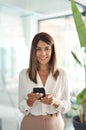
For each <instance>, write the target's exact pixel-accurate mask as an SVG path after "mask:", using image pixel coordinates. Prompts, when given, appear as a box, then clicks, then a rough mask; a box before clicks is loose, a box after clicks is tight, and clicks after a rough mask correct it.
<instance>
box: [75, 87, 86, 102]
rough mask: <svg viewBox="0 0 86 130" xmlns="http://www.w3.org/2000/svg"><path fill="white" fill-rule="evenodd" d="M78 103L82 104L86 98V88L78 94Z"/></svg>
mask: <svg viewBox="0 0 86 130" xmlns="http://www.w3.org/2000/svg"><path fill="white" fill-rule="evenodd" d="M76 98H77V103H78V104H81V103H82V102H83V101H84V99H86V88H84V89H83V90H82V91H81V92H80V93H79V94H78V95H77V97H76Z"/></svg>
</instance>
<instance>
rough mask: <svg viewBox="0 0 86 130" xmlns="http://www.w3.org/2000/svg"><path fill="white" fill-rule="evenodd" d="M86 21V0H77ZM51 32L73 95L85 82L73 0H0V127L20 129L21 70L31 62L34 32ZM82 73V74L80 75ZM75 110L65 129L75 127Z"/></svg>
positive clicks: (3, 129) (67, 117) (69, 114)
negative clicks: (19, 95)
mask: <svg viewBox="0 0 86 130" xmlns="http://www.w3.org/2000/svg"><path fill="white" fill-rule="evenodd" d="M75 1H76V4H77V7H78V8H79V10H80V11H81V14H82V16H83V19H84V21H85V23H86V0H75ZM41 31H45V32H47V33H49V34H50V35H51V36H52V37H53V38H54V39H55V43H56V52H57V57H58V66H59V67H62V68H64V69H65V70H66V71H67V74H68V80H69V85H70V86H69V89H70V92H71V98H74V96H76V94H77V93H78V92H79V91H80V90H81V89H82V87H83V86H84V77H83V75H84V74H83V73H84V71H83V68H81V67H80V66H79V65H77V63H76V62H75V60H74V59H73V57H72V55H71V51H72V50H74V51H75V52H76V53H77V54H78V55H79V49H80V46H79V39H78V36H77V32H76V28H75V24H74V20H73V17H72V12H71V3H70V0H43V1H41V0H34V1H33V0H0V130H6V129H7V130H19V127H20V123H21V120H22V117H23V115H22V114H21V112H20V111H19V109H18V76H19V72H20V71H21V70H22V69H24V68H27V67H28V65H29V53H30V46H31V41H32V38H33V36H34V35H35V34H36V33H37V32H41ZM80 75H82V77H81V76H80ZM72 115H73V112H72V110H70V111H69V112H68V113H66V114H65V115H64V116H63V117H64V121H65V130H69V129H70V130H74V128H73V125H72Z"/></svg>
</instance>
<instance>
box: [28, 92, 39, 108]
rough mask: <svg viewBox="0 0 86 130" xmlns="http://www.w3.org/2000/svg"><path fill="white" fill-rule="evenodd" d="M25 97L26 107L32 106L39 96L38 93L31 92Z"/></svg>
mask: <svg viewBox="0 0 86 130" xmlns="http://www.w3.org/2000/svg"><path fill="white" fill-rule="evenodd" d="M27 97H28V99H27V104H28V106H33V103H34V102H35V101H36V100H38V99H39V98H40V97H41V95H40V94H39V93H33V92H31V93H29V94H28V95H27Z"/></svg>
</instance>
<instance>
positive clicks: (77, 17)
mask: <svg viewBox="0 0 86 130" xmlns="http://www.w3.org/2000/svg"><path fill="white" fill-rule="evenodd" d="M71 7H72V13H73V18H74V21H75V25H76V29H77V33H78V36H79V40H80V45H81V47H85V52H86V26H85V23H84V20H83V19H82V16H81V14H80V12H79V10H78V8H77V6H76V4H75V2H74V0H71Z"/></svg>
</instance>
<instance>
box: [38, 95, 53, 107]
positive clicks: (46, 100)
mask: <svg viewBox="0 0 86 130" xmlns="http://www.w3.org/2000/svg"><path fill="white" fill-rule="evenodd" d="M40 101H41V102H42V103H44V104H48V105H51V104H53V103H54V101H55V98H54V96H53V95H52V94H50V93H48V94H46V96H45V97H43V98H41V100H40Z"/></svg>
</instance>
